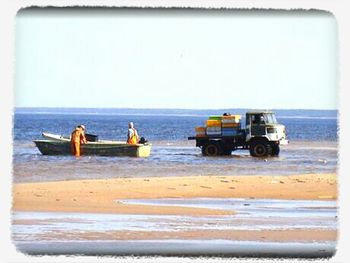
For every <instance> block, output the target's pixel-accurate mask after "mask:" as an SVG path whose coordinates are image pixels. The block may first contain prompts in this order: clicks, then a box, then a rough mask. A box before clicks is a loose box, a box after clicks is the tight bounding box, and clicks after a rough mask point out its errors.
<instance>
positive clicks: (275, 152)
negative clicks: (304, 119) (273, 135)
mask: <svg viewBox="0 0 350 263" xmlns="http://www.w3.org/2000/svg"><path fill="white" fill-rule="evenodd" d="M279 153H280V146H279V145H278V144H276V145H272V146H271V156H278V155H279Z"/></svg>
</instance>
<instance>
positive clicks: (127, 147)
mask: <svg viewBox="0 0 350 263" xmlns="http://www.w3.org/2000/svg"><path fill="white" fill-rule="evenodd" d="M43 137H44V138H45V139H43V140H34V143H35V145H36V147H37V148H38V149H39V151H40V152H41V153H42V154H43V155H71V154H72V153H71V143H70V140H69V138H67V137H63V136H60V135H55V134H49V133H43ZM151 146H152V145H151V144H150V143H145V144H127V143H126V142H122V141H107V140H99V141H93V142H92V141H88V142H87V143H86V144H82V145H81V155H82V156H83V155H100V156H129V157H148V156H149V155H150V154H151Z"/></svg>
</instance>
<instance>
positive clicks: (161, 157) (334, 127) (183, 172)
mask: <svg viewBox="0 0 350 263" xmlns="http://www.w3.org/2000/svg"><path fill="white" fill-rule="evenodd" d="M247 110H249V109H219V110H205V109H203V110H181V109H114V108H113V109H112V108H108V109H102V108H99V109H96V108H15V109H14V112H13V182H15V183H23V182H45V181H62V180H77V179H101V178H125V177H154V176H156V177H158V176H188V175H190V176H200V175H225V176H240V175H262V176H263V175H290V174H302V173H303V174H313V173H336V171H337V165H338V111H337V110H278V109H277V110H274V112H275V113H276V118H277V120H278V122H279V123H281V124H284V125H285V126H286V130H287V137H288V138H287V139H288V140H289V144H288V145H286V146H282V147H281V151H280V155H279V156H278V157H268V158H254V157H251V156H250V155H249V151H247V150H238V151H234V152H233V153H232V155H231V156H220V157H204V156H202V154H201V150H200V149H199V148H198V147H196V146H195V141H193V140H188V137H189V136H194V134H195V127H196V126H203V125H204V123H205V120H206V119H208V117H209V116H210V115H221V114H223V113H225V112H228V113H231V114H240V115H242V125H243V126H244V122H245V112H246V111H247ZM129 122H133V123H134V125H135V127H136V128H137V130H138V133H139V135H140V136H142V137H144V138H145V139H146V140H147V141H149V142H150V143H151V144H152V150H151V155H150V156H149V157H148V158H132V157H103V156H82V157H80V158H75V157H73V156H44V155H42V154H41V153H40V152H39V150H38V149H37V148H36V146H35V144H34V142H33V140H35V139H40V138H42V137H41V134H42V132H49V133H54V134H59V135H65V136H68V135H69V134H70V133H71V132H72V130H73V129H74V127H75V126H76V125H78V124H84V125H85V126H86V132H87V133H89V134H94V135H97V136H98V138H99V139H104V140H118V141H126V135H127V129H128V123H129Z"/></svg>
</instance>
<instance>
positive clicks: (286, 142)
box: [280, 139, 289, 145]
mask: <svg viewBox="0 0 350 263" xmlns="http://www.w3.org/2000/svg"><path fill="white" fill-rule="evenodd" d="M288 143H289V141H288V140H286V139H282V140H280V145H288Z"/></svg>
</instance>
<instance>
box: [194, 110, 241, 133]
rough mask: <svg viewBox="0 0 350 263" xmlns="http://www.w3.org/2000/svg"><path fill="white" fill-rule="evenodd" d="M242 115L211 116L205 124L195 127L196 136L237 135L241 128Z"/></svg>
mask: <svg viewBox="0 0 350 263" xmlns="http://www.w3.org/2000/svg"><path fill="white" fill-rule="evenodd" d="M240 120H241V115H213V116H209V118H208V120H206V122H205V126H199V127H196V128H195V131H196V136H199V137H200V136H206V135H208V136H210V135H214V136H215V135H217V136H235V135H237V134H238V133H239V131H240V130H241V123H240Z"/></svg>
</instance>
